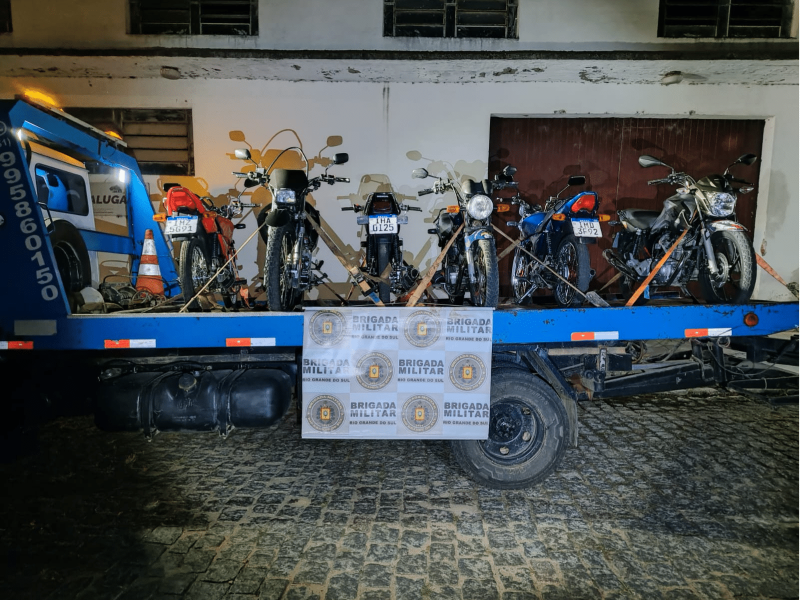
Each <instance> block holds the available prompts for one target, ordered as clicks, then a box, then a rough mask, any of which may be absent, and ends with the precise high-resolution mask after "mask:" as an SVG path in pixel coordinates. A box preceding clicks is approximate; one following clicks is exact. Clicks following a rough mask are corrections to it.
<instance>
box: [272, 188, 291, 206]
mask: <svg viewBox="0 0 800 600" xmlns="http://www.w3.org/2000/svg"><path fill="white" fill-rule="evenodd" d="M275 202H278V203H281V202H283V203H286V202H288V203H294V190H286V189H283V190H277V191H276V192H275Z"/></svg>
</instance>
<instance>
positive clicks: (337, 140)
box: [325, 135, 342, 148]
mask: <svg viewBox="0 0 800 600" xmlns="http://www.w3.org/2000/svg"><path fill="white" fill-rule="evenodd" d="M325 145H326V146H327V147H328V148H335V147H336V146H341V145H342V136H340V135H329V136H328V140H327V141H326V142H325Z"/></svg>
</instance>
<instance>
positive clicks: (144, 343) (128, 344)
mask: <svg viewBox="0 0 800 600" xmlns="http://www.w3.org/2000/svg"><path fill="white" fill-rule="evenodd" d="M104 347H105V348H155V347H156V341H155V340H105V343H104Z"/></svg>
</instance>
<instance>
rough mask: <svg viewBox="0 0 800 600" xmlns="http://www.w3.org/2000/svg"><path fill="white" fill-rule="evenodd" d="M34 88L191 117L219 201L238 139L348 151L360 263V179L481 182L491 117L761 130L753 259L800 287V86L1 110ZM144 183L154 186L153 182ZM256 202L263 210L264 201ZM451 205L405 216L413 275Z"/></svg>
mask: <svg viewBox="0 0 800 600" xmlns="http://www.w3.org/2000/svg"><path fill="white" fill-rule="evenodd" d="M28 83H35V84H36V86H38V87H40V88H46V89H49V90H50V91H52V92H53V93H55V94H56V95H57V96H58V98H59V100H61V102H62V104H63V105H74V106H109V107H119V106H126V107H176V106H177V107H182V106H186V107H190V108H192V110H193V119H194V136H195V166H196V173H197V176H198V177H202V178H203V179H205V180H206V181H207V182H208V190H209V192H210V193H211V194H212V195H218V194H223V193H225V192H227V191H228V190H229V189H230V187H231V185H232V183H233V182H234V178H233V177H232V176H231V175H230V172H231V171H232V170H238V169H239V168H240V167H241V166H242V163H241V162H239V161H235V160H231V159H230V158H229V156H228V155H229V154H232V152H233V150H234V149H235V148H237V147H242V146H243V144H242V143H237V142H233V141H231V140H230V139H229V132H231V131H234V130H241V131H243V132H245V134H246V138H247V140H248V142H250V144H252V146H253V147H256V148H261V146H262V145H264V144H265V143H266V141H267V140H268V139H269V138H270V137H272V136H273V135H274V134H275V133H276V132H278V131H279V130H282V129H285V128H291V129H293V130H294V131H295V132H296V133H297V135H298V136H299V138H300V140H301V141H302V144H303V147H304V148H305V149H306V152H307V154H308V155H309V157H311V156H313V155H316V153H317V152H318V151H319V150H320V149H321V148H322V147H323V146H325V143H326V139H327V137H328V136H330V135H341V136H342V137H343V139H344V143H343V144H342V146H341V147H338V148H332V149H328V150H326V151H325V152H324V153H323V154H324V155H327V156H330V155H332V154H333V153H334V152H337V151H338V152H348V153H349V154H350V162H349V163H348V164H346V165H343V166H339V167H334V169H333V170H332V171H331V172H332V173H334V174H336V175H340V176H349V177H351V178H352V183H350V184H337V185H335V186H332V187H329V186H325V187H324V188H321V189H320V190H319V191H318V192H316V193H315V194H314V195H313V196H314V200H315V201H316V204H317V206H318V208H319V209H320V211H321V213H322V216H323V218H324V219H325V220H326V221H327V223H328V225H329V226H330V228H331V229H332V230H333V231H334V232H335V234H336V235H337V236H338V237H339V238H340V239H341V240H342V242H343V243H344V244H346V245H348V246H350V249H352V250H353V251H354V252H355V251H357V250H358V237H357V232H358V230H359V229H360V227H357V226H356V224H355V217H354V215H353V213H342V212H341V211H340V207H342V206H346V205H348V204H349V203H350V202H355V201H361V200H363V196H364V195H365V194H366V193H368V192H371V191H374V190H375V184H361V185H360V184H359V180H360V178H361V177H362V176H365V175H369V176H371V177H372V178H373V179H381V178H385V179H387V180H388V181H390V182H391V185H392V188H393V190H394V191H395V192H396V193H399V194H402V195H406V196H408V197H409V198H412V199H411V200H409V202H416V199H415V198H416V191H417V190H419V189H421V188H422V187H427V185H426V184H425V183H423V182H421V181H420V180H414V179H412V178H411V171H412V169H414V168H416V167H426V168H428V167H429V166H430V163H431V162H432V161H449V162H450V163H453V164H454V165H455V167H456V169H457V170H458V171H459V172H460V173H461V174H463V175H470V176H472V177H482V176H484V174H485V171H486V161H487V152H488V144H489V121H490V117H491V115H493V114H494V115H514V114H528V115H541V116H547V115H554V114H555V113H558V115H557V116H559V117H563V116H570V115H584V114H588V113H587V110H586V109H587V102H586V98H587V94H588V95H589V96H590V97H591V103H590V104H589V106H591V114H592V115H593V116H629V115H637V116H640V117H646V116H676V117H696V118H709V117H711V118H713V117H725V118H731V117H733V118H736V117H741V118H765V119H768V126H767V133H766V134H765V145H764V151H763V155H764V156H763V164H762V177H761V183H762V185H761V189H760V190H758V194H759V196H758V214H757V216H756V230H755V232H754V240H755V244H754V245H755V247H756V249H757V250H758V249H760V248H762V247H764V248H765V249H766V254H765V255H764V258H765V259H766V260H767V261H768V262H769V263H770V264H771V265H772V266H773V267H774V268H775V269H776V270H777V271H778V273H779V274H780V275H781V276H782V277H783V278H784V279H786V280H787V281H795V282H796V281H798V236H797V231H798V229H797V227H798V220H799V218H800V217H799V215H798V206H799V205H800V200H799V199H798V175H797V165H798V142H797V137H798V116H797V106H798V92H797V87H795V86H753V87H746V86H729V85H716V86H712V85H686V84H679V85H672V86H660V85H614V84H557V83H552V84H537V83H524V84H522V83H518V84H514V83H509V84H504V85H503V86H502V88H501V89H502V93H500V88H498V86H497V85H477V84H473V85H459V84H378V83H289V82H269V81H241V80H235V81H233V80H230V81H225V80H214V81H203V80H191V81H166V80H130V81H125V80H91V81H89V80H77V79H64V78H60V79H55V78H54V79H46V78H37V79H35V80H32V81H30V82H26V81H20V80H11V79H0V96H2V97H9V96H10V95H11V94H13V90H14V89H15V87H18V86H20V85H26V84H28ZM561 111H564V112H563V113H562V112H561ZM295 143H296V139H295V137H294V136H293V135H290V134H288V133H283V134H281V135H280V136H279V137H278V138H276V139H275V141H274V143H273V144H271V147H272V148H281V147H286V146H289V145H294V144H295ZM412 150H415V151H418V152H419V153H421V155H422V156H423V157H425V158H424V159H422V160H420V161H412V160H410V159H409V158H408V157H407V153H408V152H409V151H412ZM318 172H319V171H318V170H317V171H315V172H313V173H312V175H314V174H316V173H318ZM703 175H704V174H703ZM148 179H149V181H150V183H151V184H155V178H148ZM154 191H155V190H154ZM199 191H202V190H199ZM259 194H260V195H258V196H255V198H256V200H259V201H263V200H266V199H267V198H266V195H265V194H261V193H259ZM444 202H445V200H444V199H442V198H439V197H437V196H434V195H430V196H425V197H424V198H422V199H420V200H419V204H418V206H421V207H422V208H423V211H424V212H423V213H422V214H420V213H410V214H409V221H410V224H409V226H408V227H404V228H403V231H402V237H403V238H404V240H405V244H406V250H407V251H409V253H410V254H411V255H413V256H414V259H413V262H414V263H415V264H417V265H420V266H424V265H425V264H426V263H428V262H429V261H430V260H431V259H432V258H433V257H434V256H435V255H436V252H434V250H433V249H432V248H431V247H430V246H431V239H430V238H431V236H428V235H427V233H426V229H427V228H428V227H429V226H430V225H429V224H428V223H429V222H430V221H431V218H432V214H433V209H434V208H435V207H441V206H443V205H444ZM252 225H253V220H252V219H250V226H251V228H249V229H246V230H243V231H238V232H237V241H238V242H239V243H241V242H242V241H244V239H245V238H246V237H247V236H248V235H249V234H250V233H251V232H252ZM260 245H261V246H262V250H261V252H262V253H263V244H260ZM320 256H321V257H322V258H324V259H325V262H326V265H325V269H324V270H325V271H327V272H328V274H329V275H331V277H332V278H333V280H334V281H345V280H346V274H345V271H344V270H343V269H342V268H341V267H340V266H339V265H338V263H337V262H336V259H335V258H333V257H332V256H331V255H330V254H329V253H328V251H327V250H326V249H322V250H321V251H320ZM258 262H259V255H258V253H257V246H256V245H255V243H252V244H251V246H250V247H249V248H246V249H245V251H244V252H243V260H242V263H241V264H243V265H244V266H245V269H246V270H245V271H244V274H245V275H247V276H248V278H250V279H254V278H257V276H258V273H259V270H260V267H259V264H258ZM756 297H757V298H760V299H792V296H790V295H789V294H788V293H787V292H785V290H784V289H783V288H782V287H781V286H779V285H778V284H777V283H775V282H774V281H773V280H772V279H771V278H770V277H769V276H767V275H765V274H764V273H763V272H760V273H759V278H758V286H757V288H756Z"/></svg>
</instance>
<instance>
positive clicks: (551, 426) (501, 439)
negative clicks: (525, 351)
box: [451, 366, 570, 489]
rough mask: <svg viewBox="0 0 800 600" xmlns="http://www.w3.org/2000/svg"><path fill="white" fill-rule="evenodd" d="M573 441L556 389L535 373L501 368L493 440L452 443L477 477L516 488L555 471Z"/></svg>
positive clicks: (496, 374) (495, 385) (495, 386)
mask: <svg viewBox="0 0 800 600" xmlns="http://www.w3.org/2000/svg"><path fill="white" fill-rule="evenodd" d="M569 439H570V432H569V419H568V418H567V411H566V409H565V408H564V405H563V403H562V402H561V400H560V399H559V397H558V396H557V395H556V393H555V392H554V391H553V390H552V389H551V388H550V387H549V386H548V385H547V384H546V383H545V382H544V381H542V380H541V379H539V378H538V377H536V376H535V375H533V374H532V373H526V372H524V371H522V370H520V369H516V368H513V367H502V366H501V367H499V368H497V369H495V370H493V372H492V391H491V406H490V412H489V437H488V439H486V440H455V441H452V442H451V447H452V449H453V455H454V456H455V458H456V461H458V464H459V465H461V468H462V469H464V470H465V471H466V472H467V474H468V475H469V476H470V477H472V478H473V479H474V480H476V481H478V482H479V483H481V484H482V485H485V486H487V487H491V488H496V489H516V488H524V487H528V486H531V485H534V484H536V483H539V482H541V481H543V480H544V479H545V478H546V477H548V476H549V475H550V474H551V473H552V472H553V471H555V470H556V468H557V467H558V465H559V464H560V463H561V461H562V459H563V458H564V453H565V452H566V449H567V444H568V443H569Z"/></svg>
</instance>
